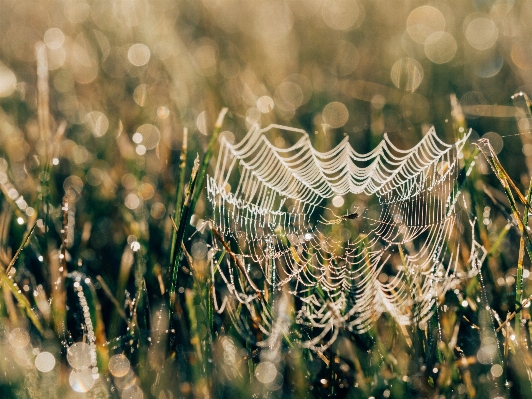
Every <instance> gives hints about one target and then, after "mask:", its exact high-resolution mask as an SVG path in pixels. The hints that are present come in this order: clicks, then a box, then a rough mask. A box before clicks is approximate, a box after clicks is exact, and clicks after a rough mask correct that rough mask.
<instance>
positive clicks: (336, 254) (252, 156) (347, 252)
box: [207, 125, 485, 350]
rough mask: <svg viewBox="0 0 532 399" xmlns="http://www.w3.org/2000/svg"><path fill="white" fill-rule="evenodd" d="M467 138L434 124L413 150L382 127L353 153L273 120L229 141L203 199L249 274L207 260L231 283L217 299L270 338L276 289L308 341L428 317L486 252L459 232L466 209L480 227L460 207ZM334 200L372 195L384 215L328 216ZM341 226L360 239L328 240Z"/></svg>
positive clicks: (319, 344)
mask: <svg viewBox="0 0 532 399" xmlns="http://www.w3.org/2000/svg"><path fill="white" fill-rule="evenodd" d="M271 129H279V130H285V131H290V132H295V133H298V134H301V138H300V139H299V140H298V141H297V142H296V144H294V145H293V146H291V147H289V148H278V147H276V146H274V145H273V144H272V143H271V142H270V141H269V140H268V139H267V138H266V136H265V133H266V132H267V131H269V130H271ZM292 134H293V133H292ZM467 138H468V135H466V136H465V137H464V138H462V139H460V140H458V141H457V142H456V143H454V144H446V143H444V142H442V141H441V140H440V139H439V138H438V137H437V136H436V133H435V130H434V129H433V128H432V129H430V130H429V132H428V133H427V134H426V135H425V136H424V137H423V139H422V140H421V141H420V142H419V143H418V144H417V145H416V146H415V147H413V148H411V149H410V150H401V149H399V148H397V147H396V146H394V145H393V144H392V143H391V141H390V140H389V138H388V136H387V135H385V136H384V139H383V140H382V141H381V142H380V144H379V145H378V146H377V147H376V148H375V149H373V150H372V151H370V152H369V153H367V154H359V153H357V152H356V151H355V150H354V149H353V148H352V147H351V145H350V144H349V142H348V138H347V137H346V138H345V139H344V140H343V141H342V142H341V143H340V144H339V145H338V146H337V147H335V148H334V149H332V150H330V151H327V152H318V151H317V150H315V149H314V148H313V147H312V145H311V143H310V138H309V136H308V134H307V133H306V132H304V131H302V130H299V129H293V128H287V127H283V126H278V125H271V126H269V127H267V128H265V129H260V128H259V127H257V126H254V127H252V129H251V130H250V131H249V133H248V134H247V135H246V136H245V137H244V139H243V140H242V141H241V142H240V143H238V144H231V143H229V142H228V141H227V140H226V139H225V138H222V140H221V148H220V152H219V156H218V159H217V164H216V169H215V173H214V175H213V176H209V177H208V181H207V190H208V199H209V201H210V202H211V204H212V207H213V213H214V215H213V225H214V227H215V228H216V229H217V230H218V231H219V232H220V234H221V235H222V236H223V237H224V240H225V241H226V242H228V243H230V244H231V245H232V246H233V248H238V251H235V252H237V253H238V255H237V257H238V259H240V263H241V265H244V268H245V269H246V270H242V269H240V268H236V267H235V266H234V265H233V264H232V262H230V261H229V258H228V257H226V263H222V264H221V265H218V264H216V261H215V259H214V257H212V259H213V260H212V265H213V266H212V267H213V276H214V275H215V273H218V272H219V273H220V274H219V276H220V277H221V279H222V280H223V282H225V286H226V287H227V289H228V290H222V291H223V292H222V291H220V290H218V291H219V292H218V295H216V296H215V301H216V302H217V303H218V302H219V299H218V298H219V296H220V295H222V296H223V297H224V301H223V302H222V303H223V304H224V305H225V304H226V303H231V301H230V299H229V298H231V297H232V298H236V300H237V301H239V302H240V304H241V305H240V308H242V307H244V308H247V309H248V310H249V312H250V314H251V317H252V319H253V320H255V321H256V320H261V323H259V324H260V325H259V326H258V327H259V328H260V329H261V330H262V331H263V333H265V334H266V335H268V334H269V326H271V317H272V313H273V311H272V307H271V305H272V302H273V293H274V292H275V291H284V292H285V293H288V294H291V295H293V296H294V303H295V307H296V322H297V323H298V324H301V325H304V326H308V327H311V328H308V329H305V330H306V331H310V332H307V336H305V337H304V338H303V345H305V346H307V347H310V348H313V349H317V350H320V349H324V348H325V347H327V346H328V345H329V344H330V343H332V342H333V341H334V339H335V338H336V336H337V334H338V330H339V328H340V327H345V328H347V329H349V330H352V331H356V332H364V331H367V330H368V329H369V328H370V327H371V325H372V323H373V322H374V321H375V320H376V319H377V318H378V317H379V316H380V315H381V314H382V313H383V312H388V313H389V314H390V315H391V316H393V317H394V318H395V319H396V320H397V322H398V323H400V324H409V323H412V322H424V321H426V319H427V318H428V317H430V316H431V314H432V312H433V309H434V305H435V302H436V301H437V298H438V296H439V295H441V294H443V293H445V292H446V291H447V290H448V289H450V288H452V287H453V285H454V284H455V283H456V282H457V280H458V279H459V278H460V277H463V276H466V275H467V274H469V275H471V274H474V273H476V272H477V269H478V267H479V266H480V264H481V263H482V261H483V259H484V256H485V251H484V249H483V248H482V247H481V246H480V245H479V244H478V243H477V242H476V241H475V239H474V236H473V234H472V237H473V238H472V240H471V241H470V242H469V244H468V245H467V247H468V248H465V246H466V245H463V243H464V242H465V241H464V240H463V239H460V238H459V237H458V236H459V235H460V233H457V230H462V231H463V227H464V226H463V225H462V222H463V220H461V218H463V217H464V216H463V215H464V214H465V215H466V216H465V218H466V219H467V220H468V221H469V224H470V225H471V226H472V223H474V222H473V221H472V220H469V216H468V214H467V212H462V211H460V210H459V209H458V204H459V203H460V202H459V201H458V200H459V198H460V191H459V185H458V183H457V180H458V176H459V173H460V171H461V170H460V165H459V159H460V157H462V156H461V151H462V148H463V146H464V144H465V143H466V142H467ZM462 173H465V171H462ZM231 185H233V186H231ZM233 187H234V188H233ZM334 196H343V197H344V198H346V199H347V198H352V197H354V198H355V199H356V198H357V197H363V196H364V197H365V198H367V197H369V198H376V199H377V200H378V204H377V205H376V208H377V213H375V209H373V208H371V207H368V208H366V209H358V211H357V212H356V214H355V213H351V214H349V215H345V216H336V215H334V217H333V218H332V219H331V218H325V217H324V212H326V213H327V212H329V213H330V210H329V209H328V208H327V207H326V205H327V203H328V201H329V200H330V198H331V197H334ZM461 203H463V204H465V201H462V202H461ZM329 216H330V215H329ZM337 224H340V225H345V227H347V228H349V229H351V230H352V231H354V232H355V234H354V235H352V237H355V238H354V239H350V240H347V242H345V241H343V240H340V239H335V238H333V237H334V236H333V237H331V234H330V232H331V225H337ZM471 226H467V227H468V228H469V227H471ZM471 230H473V229H471ZM461 243H462V245H461ZM216 275H218V274H216ZM256 287H264V290H263V291H262V292H258V291H257V289H256ZM228 293H229V295H227V294H228ZM224 295H225V296H224ZM217 297H218V298H217ZM236 303H238V302H236ZM223 307H224V306H223V305H222V306H220V308H219V311H222V310H223ZM233 309H234V307H233ZM234 313H235V312H233V316H234ZM259 315H260V316H259ZM235 317H236V316H235ZM240 326H241V327H240V328H241V329H242V330H245V329H246V328H249V327H246V325H245V323H240Z"/></svg>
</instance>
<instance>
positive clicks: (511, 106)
mask: <svg viewBox="0 0 532 399" xmlns="http://www.w3.org/2000/svg"><path fill="white" fill-rule="evenodd" d="M0 8H1V9H2V10H3V12H2V13H0V188H1V194H0V202H1V207H0V293H1V295H0V397H2V398H36V397H47V398H64V397H65V398H70V397H73V398H77V397H91V398H107V397H109V398H135V399H139V398H143V397H144V398H148V397H149V398H151V397H154V398H158V399H163V398H177V397H193V398H200V397H201V398H204V397H215V398H218V397H219V398H224V397H299V398H303V397H316V398H319V397H352V398H359V397H360V398H366V397H374V398H380V397H385V398H404V397H420V398H421V397H423V398H425V397H430V398H497V397H501V398H504V397H528V396H529V395H530V394H531V393H532V352H531V350H532V349H531V348H530V340H531V333H532V324H531V322H530V321H531V319H530V311H529V309H530V308H529V306H530V301H531V300H532V289H531V288H532V287H531V286H530V272H529V266H530V260H531V259H532V238H531V233H530V221H529V215H530V201H531V198H532V179H531V178H530V176H531V173H532V136H531V134H530V123H531V121H532V114H531V106H530V102H529V100H528V97H527V94H526V93H529V94H530V86H528V85H527V84H528V82H529V79H530V77H529V76H530V70H532V61H531V60H532V55H531V54H532V53H531V50H530V46H529V45H528V40H527V39H528V36H529V31H530V30H531V29H532V27H530V24H529V23H528V21H529V16H530V13H531V12H532V6H531V3H530V2H528V1H518V2H515V4H514V2H513V1H503V0H498V1H473V2H471V4H469V3H467V4H466V3H464V2H459V1H448V2H438V3H430V4H427V5H424V4H421V3H419V4H418V2H415V4H414V5H410V4H408V5H407V3H404V4H403V3H399V4H398V3H397V2H395V1H379V2H373V1H358V2H356V1H341V0H334V1H323V2H322V1H320V0H308V1H306V0H305V1H299V0H287V1H279V2H274V1H272V2H270V1H264V2H248V1H245V0H242V1H240V0H230V1H229V0H228V1H208V0H204V1H178V2H173V1H167V0H153V1H141V0H134V1H129V2H120V1H113V2H108V1H94V2H87V3H85V2H72V1H41V2H37V3H35V2H33V1H20V0H1V1H0ZM515 93H517V94H516V95H515V96H514V97H513V103H512V102H511V98H512V97H511V96H512V95H513V94H515ZM254 123H259V124H260V125H261V126H266V125H269V124H270V123H279V124H284V125H288V126H293V127H299V128H303V129H305V130H306V131H308V132H311V133H312V135H311V136H312V141H313V145H314V146H315V148H317V149H318V150H321V151H325V150H328V149H330V148H332V147H333V146H334V145H336V144H338V143H339V142H340V141H341V140H342V139H343V138H344V136H345V135H347V136H348V137H349V141H350V142H351V143H352V145H353V147H354V148H355V149H356V150H357V151H360V152H361V153H364V152H367V151H369V150H370V149H371V148H374V147H375V146H376V145H377V144H378V143H379V142H380V141H381V139H382V136H383V133H384V132H385V131H386V132H387V133H388V134H389V136H390V138H391V140H392V141H393V142H394V143H397V145H398V146H399V147H400V148H402V149H407V148H411V147H412V146H413V145H414V144H415V143H417V142H418V141H419V140H420V139H421V138H422V137H423V135H424V134H425V133H426V132H427V130H428V128H429V126H431V125H432V124H434V125H435V127H436V131H437V132H438V134H439V135H440V136H441V137H442V138H443V139H444V140H445V141H447V142H454V141H456V140H457V139H458V138H460V137H463V135H464V134H465V133H466V132H468V131H469V129H473V131H472V133H471V136H470V144H468V145H467V146H466V148H465V149H464V152H463V159H462V160H461V161H460V162H461V167H462V168H463V170H464V171H466V170H469V167H470V166H471V171H470V174H469V176H467V178H466V179H465V180H463V181H460V182H457V184H460V189H461V191H462V194H463V198H464V200H463V201H464V204H465V205H464V209H465V210H464V212H469V215H470V217H471V218H472V219H476V221H477V222H476V223H475V224H474V231H473V232H471V231H469V230H468V229H469V227H470V226H465V229H462V230H460V229H459V230H460V231H459V232H460V233H461V237H462V238H461V240H463V242H467V243H470V241H471V238H470V236H471V235H472V234H474V237H476V240H477V241H478V242H479V243H480V244H481V245H482V247H483V248H484V249H485V250H486V253H487V256H486V258H485V260H484V263H483V264H482V265H481V269H480V273H479V274H476V275H474V274H470V275H468V276H467V277H464V278H462V279H461V280H460V282H459V284H458V285H457V286H456V287H454V288H453V289H452V290H448V291H447V292H446V293H445V295H442V296H441V297H440V298H438V303H437V306H435V308H434V312H433V316H432V317H431V318H430V320H429V322H428V323H425V324H423V325H421V326H420V325H419V324H413V325H407V326H403V325H399V324H398V323H397V322H396V320H395V319H394V318H393V317H391V316H390V315H388V314H384V315H383V316H381V317H380V318H379V319H378V320H376V321H375V324H374V326H373V327H372V328H371V329H370V330H369V331H367V332H365V333H363V334H356V333H353V332H352V331H349V330H347V329H344V330H342V331H341V332H340V333H339V336H338V338H337V339H336V340H335V342H334V343H333V344H332V345H331V346H330V347H329V348H328V349H327V350H326V351H324V352H321V351H313V350H310V349H306V348H302V347H301V346H300V345H298V343H299V341H300V338H301V336H302V334H304V328H303V327H302V326H301V325H299V324H297V323H296V320H295V314H294V312H293V306H294V305H293V303H292V302H291V301H293V299H291V298H290V297H289V296H287V295H285V296H283V295H282V294H279V295H278V296H276V294H275V293H272V292H267V291H268V289H267V288H264V287H248V288H249V290H250V291H253V290H255V289H256V290H257V291H260V292H261V295H262V294H264V295H265V296H266V295H268V298H261V299H264V302H265V303H266V302H267V304H268V306H269V304H271V303H273V300H275V301H276V303H277V305H276V306H280V305H279V303H280V302H281V303H282V301H286V302H285V303H284V304H285V305H284V306H285V307H286V309H288V311H287V312H286V314H284V315H283V316H286V317H277V318H276V317H272V325H273V326H274V327H277V326H282V328H281V327H279V328H280V330H279V331H282V332H283V333H282V334H278V336H277V338H276V339H271V340H270V341H268V342H269V345H267V346H259V345H256V342H257V341H261V340H263V337H262V334H263V332H261V330H260V329H259V328H258V324H260V322H261V320H259V319H254V318H253V316H252V315H250V316H248V315H245V314H244V313H245V312H243V311H242V309H240V308H231V309H226V310H225V311H223V312H220V313H218V312H217V311H216V309H217V306H218V305H221V304H220V303H215V301H217V300H218V301H220V300H221V296H220V295H219V294H217V293H216V292H215V289H219V290H221V292H223V294H224V295H228V294H227V292H225V291H223V290H224V289H225V288H224V287H225V286H223V285H222V284H219V279H218V276H215V275H214V273H213V272H212V270H213V269H211V267H213V268H214V270H216V267H217V266H216V265H221V264H222V262H229V263H230V264H232V265H235V267H236V269H235V270H236V271H235V275H240V276H242V275H244V274H245V273H246V270H245V267H244V266H243V265H242V264H240V262H241V258H240V255H241V254H240V253H239V251H238V246H237V243H236V242H227V238H226V237H224V236H223V234H220V232H219V231H218V230H217V229H216V226H212V225H211V224H210V223H209V221H210V220H212V209H211V205H210V203H209V202H208V201H207V199H206V196H205V181H206V177H207V175H208V174H210V173H212V167H213V165H212V164H213V162H212V160H213V158H216V156H217V151H218V148H219V142H220V138H222V137H223V138H225V139H227V140H235V141H236V142H238V141H239V140H240V139H241V138H242V137H243V136H244V132H245V131H247V130H248V128H249V127H250V126H251V125H252V124H254ZM481 137H482V139H480V138H481ZM479 139H480V140H479ZM272 140H273V141H274V142H275V144H276V145H278V146H283V145H284V144H285V143H293V142H294V140H295V136H294V135H291V134H288V133H287V134H285V135H280V134H277V136H276V137H272ZM366 200H368V201H369V199H364V201H366ZM350 205H351V204H346V206H345V207H344V208H342V207H341V206H340V207H339V209H338V215H344V214H345V215H347V216H349V217H351V218H356V216H354V213H351V214H348V212H352V208H351V211H350V210H349V209H350V208H349V206H350ZM332 206H333V205H331V207H332ZM347 216H346V218H347ZM327 229H329V230H328V232H329V233H330V235H331V236H334V237H336V236H341V234H342V229H341V228H339V226H337V225H336V224H334V223H331V226H327ZM295 256H296V255H295ZM401 256H403V254H402V253H401ZM213 265H214V266H213ZM239 273H240V274H239ZM269 299H271V301H270V302H268V300H269ZM275 309H276V308H275V306H272V308H271V309H270V310H271V315H275V314H276V313H275ZM241 316H242V317H241ZM243 320H244V321H245V324H244V325H243V324H242V323H243ZM243 330H245V332H246V333H245V334H243ZM250 335H252V336H253V337H254V338H255V339H254V340H250V339H248V338H249V336H250Z"/></svg>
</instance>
